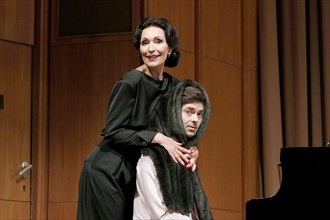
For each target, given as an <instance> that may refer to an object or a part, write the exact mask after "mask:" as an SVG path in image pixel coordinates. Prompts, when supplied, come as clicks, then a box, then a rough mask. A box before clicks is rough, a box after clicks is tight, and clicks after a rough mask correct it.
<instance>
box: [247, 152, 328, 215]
mask: <svg viewBox="0 0 330 220" xmlns="http://www.w3.org/2000/svg"><path fill="white" fill-rule="evenodd" d="M280 162H281V167H282V182H281V185H280V188H279V190H278V192H277V193H276V194H275V195H274V196H271V197H268V198H256V199H251V200H249V201H248V202H247V203H246V220H261V219H262V220H275V219H276V220H279V219H293V220H296V219H297V220H300V219H308V220H317V219H322V220H323V219H330V180H329V179H330V178H329V174H330V148H329V147H284V148H282V149H281V154H280Z"/></svg>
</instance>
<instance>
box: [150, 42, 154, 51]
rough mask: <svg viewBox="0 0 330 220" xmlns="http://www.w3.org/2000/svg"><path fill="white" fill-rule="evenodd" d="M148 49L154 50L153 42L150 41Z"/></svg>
mask: <svg viewBox="0 0 330 220" xmlns="http://www.w3.org/2000/svg"><path fill="white" fill-rule="evenodd" d="M148 50H149V51H154V50H155V45H154V44H153V43H150V44H149V47H148Z"/></svg>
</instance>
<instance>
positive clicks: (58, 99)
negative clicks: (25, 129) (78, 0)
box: [49, 41, 138, 219]
mask: <svg viewBox="0 0 330 220" xmlns="http://www.w3.org/2000/svg"><path fill="white" fill-rule="evenodd" d="M133 48H134V47H133V45H132V42H131V41H122V42H112V43H98V44H83V45H66V46H57V47H53V48H52V53H51V60H52V62H51V70H50V106H49V109H50V130H49V132H50V134H51V135H50V141H49V155H50V159H49V189H50V190H49V202H50V205H49V213H50V214H49V218H50V219H54V218H56V216H57V215H55V216H54V215H53V214H54V213H64V214H63V215H65V216H67V215H69V216H75V214H76V210H75V209H70V210H71V211H70V212H69V213H67V212H66V211H65V210H62V211H61V210H60V209H68V206H67V205H65V204H70V203H68V202H73V203H74V204H75V205H76V202H77V199H78V181H79V175H80V171H81V168H82V164H83V161H84V159H85V158H86V156H87V155H88V154H89V152H90V151H91V150H92V149H93V148H94V147H95V145H96V144H97V143H98V142H99V141H100V140H101V136H100V132H101V129H102V128H103V126H104V123H105V119H106V111H107V105H108V98H109V95H110V93H111V89H112V87H113V85H114V83H115V82H116V81H117V80H119V78H120V77H121V76H122V75H123V74H124V73H126V72H127V71H130V70H131V69H132V68H135V67H136V66H137V65H138V54H137V52H136V50H135V49H133ZM55 203H61V204H62V205H60V204H57V205H55ZM70 206H72V207H76V206H74V205H70ZM53 208H54V209H53Z"/></svg>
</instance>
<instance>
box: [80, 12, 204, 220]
mask: <svg viewBox="0 0 330 220" xmlns="http://www.w3.org/2000/svg"><path fill="white" fill-rule="evenodd" d="M133 42H134V46H135V47H136V48H137V49H138V50H139V51H140V58H141V64H142V65H141V66H139V67H137V68H136V69H134V70H132V71H130V72H128V73H127V74H125V75H124V76H123V77H122V78H121V79H120V80H119V81H118V82H117V83H116V84H115V86H114V88H113V90H112V94H111V96H110V101H109V106H108V115H107V119H106V125H105V128H104V129H103V131H102V136H103V140H102V141H101V143H100V144H99V145H98V146H97V147H95V148H94V150H93V151H92V152H91V153H90V155H89V156H88V157H87V159H86V160H85V163H84V166H83V169H82V172H81V176H80V181H79V198H78V212H77V219H79V220H83V219H84V220H91V219H93V220H98V219H100V220H105V219H111V220H122V219H125V220H126V219H132V215H133V197H134V192H135V174H136V163H137V160H138V158H139V156H140V150H141V148H142V147H145V146H147V145H150V144H151V143H157V144H159V145H161V146H163V147H164V148H165V149H166V150H167V152H168V153H169V155H170V157H171V158H172V159H173V160H174V161H175V162H176V163H180V164H182V165H185V164H188V165H187V168H189V169H192V170H193V171H194V170H195V168H196V164H195V162H196V160H197V157H198V150H197V148H196V147H192V148H191V149H186V148H184V147H182V144H181V143H179V142H177V141H175V140H173V139H172V138H169V137H167V136H165V135H164V134H162V133H160V132H154V131H147V130H145V129H146V127H147V124H148V122H149V120H150V116H151V114H152V112H153V111H154V109H155V107H156V105H157V103H158V102H159V100H160V98H161V97H162V96H163V94H165V93H166V92H167V91H169V90H170V89H171V88H173V87H174V86H175V85H176V84H177V83H178V82H179V80H178V79H176V78H175V77H173V76H171V75H170V74H168V73H166V72H164V66H167V67H175V66H176V65H177V64H178V62H179V58H180V53H179V50H178V44H179V39H178V34H177V31H176V29H175V28H174V27H173V26H172V24H171V23H170V22H168V21H167V20H166V19H164V18H145V19H143V20H142V21H141V22H140V24H139V25H138V26H137V28H136V31H135V34H134V37H133Z"/></svg>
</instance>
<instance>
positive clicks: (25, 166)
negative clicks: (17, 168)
mask: <svg viewBox="0 0 330 220" xmlns="http://www.w3.org/2000/svg"><path fill="white" fill-rule="evenodd" d="M31 169H32V164H29V163H28V162H25V161H24V162H23V163H22V171H21V172H19V175H20V176H21V177H22V178H23V179H26V178H27V171H29V170H31Z"/></svg>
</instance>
